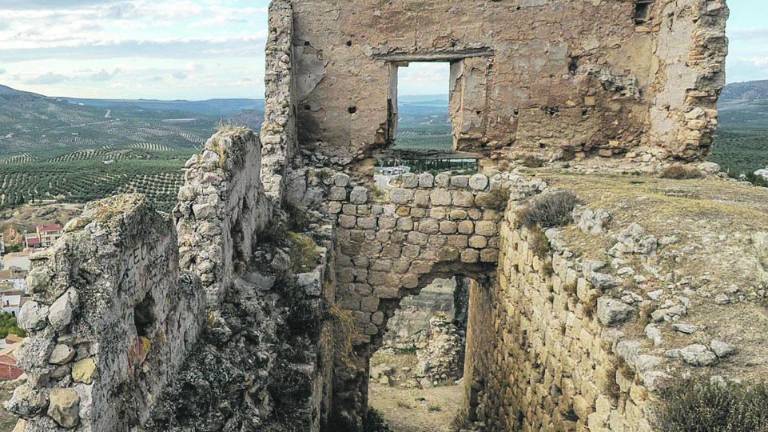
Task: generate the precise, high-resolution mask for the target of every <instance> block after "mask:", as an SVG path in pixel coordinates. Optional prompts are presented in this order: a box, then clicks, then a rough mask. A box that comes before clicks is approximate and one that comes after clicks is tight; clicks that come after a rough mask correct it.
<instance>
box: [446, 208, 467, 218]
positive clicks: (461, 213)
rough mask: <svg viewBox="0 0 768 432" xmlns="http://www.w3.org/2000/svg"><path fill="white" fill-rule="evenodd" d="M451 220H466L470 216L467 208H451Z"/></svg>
mask: <svg viewBox="0 0 768 432" xmlns="http://www.w3.org/2000/svg"><path fill="white" fill-rule="evenodd" d="M448 217H450V218H451V220H464V219H466V218H468V217H469V215H468V214H467V211H466V210H463V209H453V210H451V212H450V214H449V216H448Z"/></svg>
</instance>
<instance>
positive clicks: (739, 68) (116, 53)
mask: <svg viewBox="0 0 768 432" xmlns="http://www.w3.org/2000/svg"><path fill="white" fill-rule="evenodd" d="M764 2H765V0H729V2H728V3H729V5H730V7H731V20H730V22H729V36H730V38H731V55H730V57H729V64H728V81H729V82H734V81H745V80H753V79H768V22H766V20H765V19H764V18H765V17H764V15H765V14H764V13H763V12H764V7H765V6H764V4H763V3H764ZM267 5H268V0H0V84H5V85H9V86H11V87H15V88H18V89H23V90H28V91H34V92H38V93H43V94H46V95H54V96H78V97H93V98H132V99H133V98H156V99H207V98H216V97H262V96H263V92H264V86H263V83H262V80H263V76H264V55H263V46H264V39H265V36H266V21H267ZM758 11H759V12H758ZM446 86H447V66H445V65H439V64H436V65H427V66H426V67H422V68H417V67H411V68H409V70H407V71H405V73H404V75H403V76H402V77H401V91H402V93H403V94H435V93H441V92H445V91H446V90H447V89H446Z"/></svg>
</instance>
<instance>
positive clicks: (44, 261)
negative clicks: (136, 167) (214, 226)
mask: <svg viewBox="0 0 768 432" xmlns="http://www.w3.org/2000/svg"><path fill="white" fill-rule="evenodd" d="M65 232H66V233H65V234H64V236H63V237H62V238H61V239H60V240H59V241H57V242H56V244H55V246H54V247H53V248H51V249H50V250H48V251H46V252H43V253H41V254H39V255H36V256H35V257H34V261H33V268H32V271H31V272H30V275H29V282H30V288H31V290H32V294H33V300H32V301H29V302H27V303H26V304H25V305H24V306H23V308H22V310H21V313H20V316H19V322H20V324H21V325H22V326H23V327H24V328H25V329H26V330H27V331H28V332H29V333H30V335H29V337H28V338H27V339H26V340H25V342H24V345H23V347H22V349H21V350H20V352H19V366H20V367H21V368H23V369H24V371H25V372H26V374H27V377H28V380H27V383H26V384H23V385H22V386H20V387H18V388H17V389H16V391H15V392H14V395H13V397H12V399H11V400H10V401H9V402H8V407H9V408H10V409H11V410H12V411H13V412H15V413H16V414H18V415H20V416H21V417H22V420H21V421H20V423H21V424H22V429H20V430H23V431H26V432H34V431H59V430H77V431H94V432H95V431H128V430H130V429H131V428H132V427H135V426H138V425H140V424H141V423H142V422H143V421H144V420H146V418H147V417H148V415H149V409H150V408H151V406H152V403H153V402H154V398H155V397H156V396H157V395H158V394H160V392H161V391H162V390H163V388H164V387H165V385H166V384H167V383H168V381H169V380H170V379H171V377H172V375H173V373H174V372H175V371H176V370H177V369H178V368H179V367H180V365H181V364H182V362H183V361H184V359H185V358H186V356H187V354H188V353H189V351H190V349H191V348H192V346H193V345H194V343H195V342H196V341H197V338H198V335H199V333H200V331H201V329H202V327H203V322H204V319H205V300H204V296H203V291H202V290H201V288H200V284H199V282H198V279H197V277H195V276H194V275H192V274H189V273H181V272H180V271H179V264H178V262H179V261H178V252H177V251H178V249H177V245H176V233H175V232H174V230H173V225H172V223H171V222H170V221H168V220H167V219H166V218H164V217H162V216H161V215H160V214H159V213H157V212H156V211H155V210H154V209H152V207H151V206H150V205H149V204H148V203H147V201H146V199H145V198H144V197H143V196H141V195H122V196H117V197H115V198H109V199H106V200H102V201H97V202H94V203H90V204H88V205H87V206H86V208H85V210H84V211H83V214H82V216H80V217H78V218H76V219H74V220H72V221H71V222H69V223H68V224H67V226H66V227H65Z"/></svg>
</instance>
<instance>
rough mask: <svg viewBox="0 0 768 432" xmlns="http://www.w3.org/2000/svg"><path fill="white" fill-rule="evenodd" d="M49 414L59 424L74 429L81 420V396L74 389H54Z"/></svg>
mask: <svg viewBox="0 0 768 432" xmlns="http://www.w3.org/2000/svg"><path fill="white" fill-rule="evenodd" d="M49 397H50V403H49V405H48V415H49V416H50V417H51V418H52V419H53V420H54V421H56V423H58V425H59V426H61V427H64V428H67V429H72V428H73V427H75V426H77V424H78V423H79V422H80V414H79V410H80V396H78V395H77V392H76V391H74V390H72V389H58V388H57V389H53V390H51V394H50V396H49Z"/></svg>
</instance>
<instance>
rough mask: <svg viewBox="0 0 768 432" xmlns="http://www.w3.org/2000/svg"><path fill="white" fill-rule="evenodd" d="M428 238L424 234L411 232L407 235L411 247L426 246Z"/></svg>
mask: <svg viewBox="0 0 768 432" xmlns="http://www.w3.org/2000/svg"><path fill="white" fill-rule="evenodd" d="M428 240H429V236H428V235H427V234H424V233H420V232H416V231H411V232H409V233H408V243H410V244H412V245H419V246H424V245H426V244H427V242H428Z"/></svg>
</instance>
